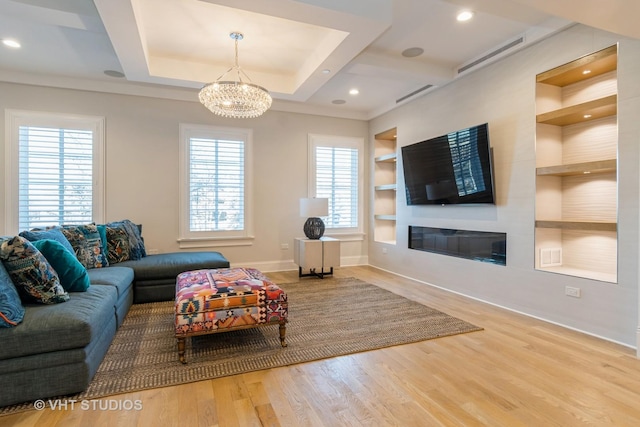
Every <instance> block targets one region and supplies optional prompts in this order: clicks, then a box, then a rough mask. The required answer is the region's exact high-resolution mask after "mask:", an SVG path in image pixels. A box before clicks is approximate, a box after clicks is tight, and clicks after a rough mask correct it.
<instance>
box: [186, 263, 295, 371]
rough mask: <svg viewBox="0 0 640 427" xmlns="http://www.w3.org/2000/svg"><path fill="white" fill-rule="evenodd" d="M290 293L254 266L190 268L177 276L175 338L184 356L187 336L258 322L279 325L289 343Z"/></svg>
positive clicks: (251, 326)
mask: <svg viewBox="0 0 640 427" xmlns="http://www.w3.org/2000/svg"><path fill="white" fill-rule="evenodd" d="M287 314H288V305H287V294H286V293H285V292H284V291H283V290H282V289H280V288H279V287H278V285H276V284H275V283H272V282H271V281H269V279H268V278H267V277H266V276H265V275H264V274H262V273H261V272H260V271H258V270H256V269H253V268H221V269H212V270H194V271H187V272H184V273H181V274H179V275H178V277H177V279H176V322H175V327H176V338H177V339H178V354H179V356H180V361H181V362H182V363H187V362H186V359H185V355H184V353H185V339H186V338H187V337H190V336H194V335H205V334H213V333H216V332H226V331H232V330H234V329H244V328H253V327H256V326H262V325H269V324H278V325H280V343H281V344H282V346H283V347H286V346H287V344H286V343H285V333H286V323H287Z"/></svg>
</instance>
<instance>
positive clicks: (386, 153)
mask: <svg viewBox="0 0 640 427" xmlns="http://www.w3.org/2000/svg"><path fill="white" fill-rule="evenodd" d="M373 149H374V170H373V192H374V196H373V223H374V225H373V238H374V240H375V241H376V242H383V243H389V244H394V245H395V243H396V190H397V187H396V159H397V157H398V156H397V143H396V129H395V128H393V129H389V130H386V131H384V132H381V133H379V134H377V135H376V136H375V140H374V147H373Z"/></svg>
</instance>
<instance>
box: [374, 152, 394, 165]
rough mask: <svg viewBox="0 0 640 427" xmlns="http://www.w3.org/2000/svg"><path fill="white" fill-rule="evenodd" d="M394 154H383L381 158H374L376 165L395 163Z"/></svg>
mask: <svg viewBox="0 0 640 427" xmlns="http://www.w3.org/2000/svg"><path fill="white" fill-rule="evenodd" d="M397 157H398V156H397V155H396V153H390V154H385V155H382V156H378V157H376V159H375V160H376V163H385V162H395V161H396V160H397Z"/></svg>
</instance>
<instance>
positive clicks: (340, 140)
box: [307, 133, 365, 241]
mask: <svg viewBox="0 0 640 427" xmlns="http://www.w3.org/2000/svg"><path fill="white" fill-rule="evenodd" d="M307 139H308V150H309V151H308V167H307V170H308V174H309V175H308V188H307V194H308V197H316V147H318V146H320V147H340V148H355V149H357V150H358V201H357V204H358V215H357V218H358V226H357V227H342V228H326V229H325V236H331V237H336V238H339V239H340V240H345V241H346V240H353V241H356V240H363V239H364V211H365V206H364V174H365V171H364V155H365V153H364V138H360V137H353V136H339V135H322V134H313V133H310V134H308V138H307Z"/></svg>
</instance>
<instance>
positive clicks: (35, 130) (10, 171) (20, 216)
mask: <svg viewBox="0 0 640 427" xmlns="http://www.w3.org/2000/svg"><path fill="white" fill-rule="evenodd" d="M7 123H8V131H9V145H8V155H7V158H6V162H7V164H6V171H7V172H6V173H7V177H6V183H7V189H6V191H7V198H8V200H9V202H8V203H7V205H6V210H7V218H6V221H7V222H6V224H5V227H6V229H7V230H13V231H16V230H25V229H30V228H34V227H45V226H50V225H60V224H81V223H89V222H92V221H95V222H102V221H103V217H104V215H103V211H104V199H103V197H104V190H103V183H104V176H103V173H104V172H103V171H104V168H103V167H102V161H103V160H102V159H103V151H104V149H103V147H104V144H103V137H104V119H103V118H100V117H86V116H67V115H56V114H48V113H34V112H24V111H7Z"/></svg>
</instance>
